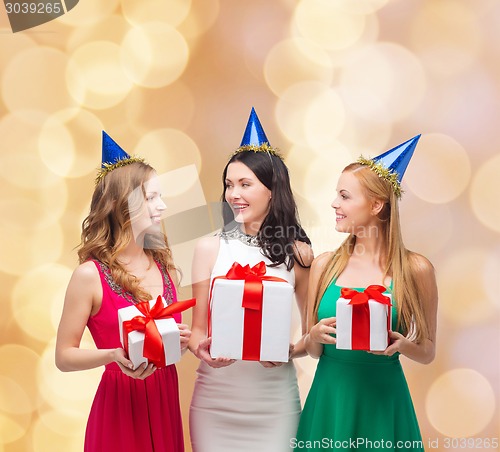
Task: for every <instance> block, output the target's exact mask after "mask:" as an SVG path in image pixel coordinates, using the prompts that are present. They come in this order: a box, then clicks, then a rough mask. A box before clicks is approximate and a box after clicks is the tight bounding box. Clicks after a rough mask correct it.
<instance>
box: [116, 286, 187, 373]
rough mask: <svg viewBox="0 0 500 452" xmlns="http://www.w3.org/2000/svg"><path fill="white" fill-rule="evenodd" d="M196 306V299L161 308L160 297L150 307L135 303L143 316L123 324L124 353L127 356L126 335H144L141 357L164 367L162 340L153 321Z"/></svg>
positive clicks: (147, 303) (145, 304)
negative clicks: (133, 332)
mask: <svg viewBox="0 0 500 452" xmlns="http://www.w3.org/2000/svg"><path fill="white" fill-rule="evenodd" d="M195 304H196V298H191V299H190V300H185V301H177V302H175V303H172V304H171V305H169V306H167V307H163V301H162V298H161V296H160V295H158V298H157V299H156V303H155V304H154V305H153V307H151V305H150V304H149V302H148V301H142V302H140V303H137V304H136V305H135V307H136V308H137V309H138V310H139V311H140V312H141V313H142V314H143V315H138V316H136V317H134V318H132V319H130V320H126V321H125V322H123V337H124V338H125V340H124V342H125V351H126V352H127V354H128V340H127V335H128V334H129V333H130V332H132V331H139V332H141V333H144V350H143V353H142V354H143V356H144V357H145V358H147V360H148V362H150V363H153V364H154V365H155V366H157V367H164V366H165V365H166V360H165V349H164V346H163V340H162V337H161V334H160V332H159V331H158V327H157V326H156V323H155V320H160V319H169V318H171V317H172V316H173V314H177V313H179V312H182V311H185V310H186V309H189V308H191V307H193V306H194V305H195Z"/></svg>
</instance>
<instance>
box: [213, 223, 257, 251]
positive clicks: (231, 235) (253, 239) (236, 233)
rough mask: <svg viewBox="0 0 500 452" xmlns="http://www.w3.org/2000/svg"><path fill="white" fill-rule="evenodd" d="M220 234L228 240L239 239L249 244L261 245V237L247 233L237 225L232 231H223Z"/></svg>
mask: <svg viewBox="0 0 500 452" xmlns="http://www.w3.org/2000/svg"><path fill="white" fill-rule="evenodd" d="M219 236H220V237H221V238H223V239H226V240H239V241H240V242H242V243H244V244H245V245H248V246H255V247H258V248H259V247H260V240H259V237H258V236H256V235H249V234H245V233H244V232H242V231H241V229H240V228H239V226H236V227H235V228H234V229H231V230H230V231H223V232H221V233H220V234H219Z"/></svg>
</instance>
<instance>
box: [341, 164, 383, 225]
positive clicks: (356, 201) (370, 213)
mask: <svg viewBox="0 0 500 452" xmlns="http://www.w3.org/2000/svg"><path fill="white" fill-rule="evenodd" d="M332 207H333V208H334V209H335V213H336V226H335V229H336V230H337V231H339V232H348V233H352V234H355V235H360V234H361V233H365V235H366V232H367V231H370V228H371V227H373V226H377V225H378V223H379V220H378V218H377V214H378V213H379V212H380V209H381V208H382V207H383V203H382V201H380V200H377V199H373V198H371V197H368V196H367V194H366V191H365V190H364V189H363V186H362V185H361V183H360V181H359V179H358V178H357V177H356V175H355V174H354V172H352V171H344V172H343V173H342V174H341V175H340V177H339V181H338V184H337V197H336V198H335V200H334V201H333V203H332Z"/></svg>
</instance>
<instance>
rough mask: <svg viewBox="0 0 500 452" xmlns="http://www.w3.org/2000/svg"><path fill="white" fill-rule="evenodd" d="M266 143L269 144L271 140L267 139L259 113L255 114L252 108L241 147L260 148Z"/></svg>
mask: <svg viewBox="0 0 500 452" xmlns="http://www.w3.org/2000/svg"><path fill="white" fill-rule="evenodd" d="M264 143H267V144H269V140H268V139H267V137H266V133H265V132H264V129H263V128H262V125H261V123H260V121H259V118H258V116H257V113H255V109H254V108H253V107H252V111H251V112H250V117H249V118H248V124H247V128H246V129H245V133H244V134H243V139H242V140H241V144H240V146H260V145H261V144H264Z"/></svg>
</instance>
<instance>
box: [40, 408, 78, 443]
mask: <svg viewBox="0 0 500 452" xmlns="http://www.w3.org/2000/svg"><path fill="white" fill-rule="evenodd" d="M40 420H41V422H42V423H43V424H44V426H45V427H47V428H49V429H50V430H52V431H53V432H55V433H57V434H58V435H61V436H82V437H83V436H84V434H85V425H86V423H87V415H86V414H85V413H82V412H81V411H76V410H71V409H68V408H67V407H59V408H58V409H55V410H54V409H52V410H48V411H44V412H42V413H41V415H40Z"/></svg>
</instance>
